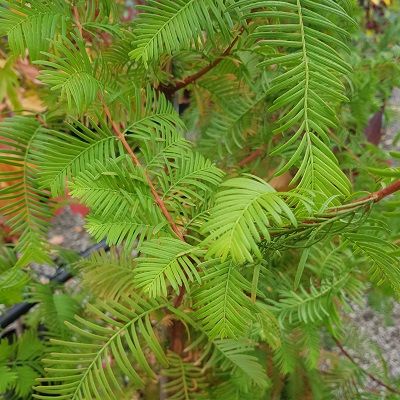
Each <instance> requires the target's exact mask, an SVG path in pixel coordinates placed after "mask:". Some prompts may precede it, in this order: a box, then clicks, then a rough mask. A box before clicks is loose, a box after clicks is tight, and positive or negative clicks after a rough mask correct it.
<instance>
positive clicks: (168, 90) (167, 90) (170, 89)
mask: <svg viewBox="0 0 400 400" xmlns="http://www.w3.org/2000/svg"><path fill="white" fill-rule="evenodd" d="M242 32H243V29H241V31H240V32H239V34H238V35H237V36H236V37H235V38H234V39H233V41H232V43H231V44H230V45H229V46H228V47H227V48H226V50H225V51H224V52H223V53H222V54H221V55H220V56H218V57H217V58H216V59H215V60H214V61H213V62H211V63H210V64H208V65H206V66H205V67H204V68H202V69H201V70H199V71H197V72H196V73H194V74H193V75H189V76H187V77H186V78H184V79H183V80H181V81H179V82H177V83H175V84H174V85H165V86H160V90H161V91H162V92H163V93H164V94H165V95H166V96H167V97H170V96H171V95H173V94H174V93H175V92H177V91H178V90H180V89H183V88H185V87H186V86H188V85H190V84H191V83H193V82H195V81H197V80H198V79H199V78H201V77H202V76H204V75H205V74H207V72H209V71H211V70H212V69H213V68H215V67H216V66H217V65H218V64H219V63H220V62H221V61H222V60H223V59H224V58H225V57H226V56H228V55H229V54H230V53H231V51H232V49H233V48H234V46H235V44H236V42H237V41H238V40H239V37H240V35H241V33H242Z"/></svg>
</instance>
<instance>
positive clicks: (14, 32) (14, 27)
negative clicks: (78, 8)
mask: <svg viewBox="0 0 400 400" xmlns="http://www.w3.org/2000/svg"><path fill="white" fill-rule="evenodd" d="M67 21H68V10H67V4H66V3H65V2H64V1H60V0H36V1H33V2H30V3H27V2H16V1H7V0H1V2H0V36H4V35H7V36H8V45H9V46H10V48H11V50H12V51H13V52H14V53H15V54H16V55H20V56H24V55H25V49H28V51H29V56H30V58H31V60H37V59H38V58H39V57H40V52H41V51H45V50H48V48H49V43H50V40H51V39H53V38H54V37H55V36H56V34H57V33H61V34H65V32H66V30H67Z"/></svg>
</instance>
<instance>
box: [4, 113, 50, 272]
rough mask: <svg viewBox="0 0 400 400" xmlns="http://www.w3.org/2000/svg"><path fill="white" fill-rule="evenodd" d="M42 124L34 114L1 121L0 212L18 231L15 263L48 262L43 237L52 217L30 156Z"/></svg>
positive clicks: (16, 231)
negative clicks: (17, 252)
mask: <svg viewBox="0 0 400 400" xmlns="http://www.w3.org/2000/svg"><path fill="white" fill-rule="evenodd" d="M40 130H41V126H40V124H39V123H38V121H36V119H35V118H31V117H22V116H15V117H11V118H7V119H5V120H3V121H2V122H0V137H1V139H0V143H1V145H2V147H3V148H2V149H0V164H2V165H4V166H5V168H2V172H1V173H0V181H1V182H7V183H8V184H9V186H4V187H3V188H2V189H1V190H0V200H3V201H5V205H4V206H2V207H1V209H0V212H1V213H2V215H4V216H6V217H7V220H8V224H9V226H10V227H11V228H12V232H13V233H14V234H17V235H20V239H19V242H18V245H17V247H16V250H17V251H19V252H21V254H22V257H21V258H20V259H19V261H18V263H17V265H19V266H23V265H26V264H27V263H28V262H30V261H36V262H44V263H48V262H50V259H49V257H48V254H47V245H46V243H45V240H44V237H45V233H46V231H47V221H48V220H49V219H50V217H51V212H50V207H49V199H48V195H47V193H45V192H43V191H41V190H39V189H38V182H37V166H36V165H35V161H34V158H33V153H34V149H35V140H36V138H37V135H38V133H39V132H40Z"/></svg>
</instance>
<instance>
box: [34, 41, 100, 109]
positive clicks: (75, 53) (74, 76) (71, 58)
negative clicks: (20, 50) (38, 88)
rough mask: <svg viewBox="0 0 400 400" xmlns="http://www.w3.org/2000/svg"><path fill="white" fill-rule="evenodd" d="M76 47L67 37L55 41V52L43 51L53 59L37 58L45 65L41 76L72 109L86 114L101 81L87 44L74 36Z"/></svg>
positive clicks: (40, 63)
mask: <svg viewBox="0 0 400 400" xmlns="http://www.w3.org/2000/svg"><path fill="white" fill-rule="evenodd" d="M75 42H76V46H77V47H76V46H75V45H74V44H73V43H72V42H71V41H70V40H69V39H68V38H67V37H65V36H64V37H63V40H62V41H57V42H55V43H54V47H55V49H56V54H57V55H56V54H50V53H45V52H43V54H44V55H46V56H47V57H48V58H49V60H50V61H47V60H40V61H36V62H35V63H36V64H39V65H41V66H42V67H43V69H42V71H41V73H40V76H39V79H40V80H41V81H43V82H44V83H46V84H48V85H49V86H50V88H51V90H54V91H59V92H60V96H61V100H62V101H66V102H67V107H68V110H69V111H70V112H75V113H76V114H81V113H83V112H84V111H85V110H86V109H87V108H88V107H89V106H90V105H92V104H93V102H94V101H95V100H96V96H97V93H98V92H99V90H100V82H99V81H98V80H97V78H96V77H95V75H94V69H93V65H92V63H91V61H90V59H89V56H88V54H87V53H86V50H85V45H84V43H83V42H82V41H81V40H79V39H76V38H75Z"/></svg>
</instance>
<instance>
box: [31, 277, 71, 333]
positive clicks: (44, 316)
mask: <svg viewBox="0 0 400 400" xmlns="http://www.w3.org/2000/svg"><path fill="white" fill-rule="evenodd" d="M34 287H35V290H34V291H33V293H31V294H30V298H29V301H31V302H33V303H36V302H37V303H39V305H38V310H37V312H38V315H37V318H38V319H39V321H41V322H43V323H44V325H45V326H46V328H47V331H48V332H47V334H48V335H50V336H52V337H56V338H67V337H68V336H69V332H68V329H67V327H66V326H65V321H68V322H72V321H73V319H74V315H75V314H76V313H77V312H78V310H79V303H78V302H77V300H76V299H74V298H73V297H71V296H69V295H68V294H66V293H56V292H55V290H54V287H53V285H37V284H36V285H35V286H34Z"/></svg>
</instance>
